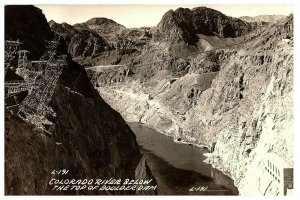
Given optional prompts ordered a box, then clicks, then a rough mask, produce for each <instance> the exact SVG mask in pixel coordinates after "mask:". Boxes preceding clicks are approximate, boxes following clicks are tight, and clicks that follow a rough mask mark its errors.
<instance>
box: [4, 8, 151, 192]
mask: <svg viewBox="0 0 300 200" xmlns="http://www.w3.org/2000/svg"><path fill="white" fill-rule="evenodd" d="M70 30H71V29H70ZM97 37H98V36H97ZM5 38H6V39H12V40H16V39H20V41H22V42H23V45H22V48H23V49H26V50H29V51H30V52H31V58H35V59H37V58H39V57H40V56H41V55H42V53H43V52H44V51H45V48H44V41H45V40H50V39H53V38H54V34H53V33H52V32H51V30H50V27H49V26H48V24H47V21H46V19H45V16H44V15H43V13H42V11H41V10H40V9H38V8H36V7H34V6H5ZM60 43H61V45H60V46H59V49H58V54H60V53H67V47H66V44H65V43H64V40H63V39H60ZM50 107H51V108H52V109H53V111H54V115H52V116H46V118H47V120H48V123H47V124H45V130H43V129H40V128H38V127H36V126H35V125H34V124H33V123H30V120H29V121H23V120H22V119H21V118H19V117H18V116H17V115H16V112H15V111H14V110H13V109H7V110H6V113H5V194H7V195H50V194H135V191H88V190H81V191H75V190H73V191H55V190H52V187H51V186H50V185H49V184H48V183H49V181H50V180H51V179H52V178H58V179H62V178H63V179H65V178H70V179H71V178H75V179H85V178H94V179H96V178H98V179H106V178H108V179H109V178H115V179H118V178H121V179H124V178H131V179H134V178H143V177H145V176H146V175H147V176H151V174H149V169H147V168H143V167H145V166H146V164H145V163H144V165H143V166H140V167H139V168H138V169H137V171H136V168H137V166H138V164H139V162H140V159H141V155H140V152H139V148H138V145H137V142H136V139H135V135H134V134H133V132H132V131H131V129H130V128H129V127H128V125H127V124H126V123H125V121H124V120H123V118H122V117H121V115H120V114H119V113H118V112H116V111H115V110H113V109H112V108H111V107H110V106H109V105H108V104H107V103H105V101H104V100H103V99H102V98H101V97H100V96H99V94H98V92H97V91H96V90H94V88H93V86H92V84H91V83H90V81H89V79H88V77H87V74H86V71H85V69H84V68H83V67H82V66H81V65H79V64H77V63H76V62H74V61H73V60H72V59H71V56H70V55H68V57H67V67H65V68H64V70H63V72H62V75H61V76H60V79H59V81H58V83H57V85H56V87H55V91H54V95H53V97H52V100H51V102H50ZM60 169H68V170H69V173H68V174H67V175H65V176H62V175H58V174H56V175H53V174H51V172H52V171H53V170H60ZM143 170H144V171H143ZM135 174H137V175H139V174H142V175H143V177H136V175H135ZM145 174H146V175H145Z"/></svg>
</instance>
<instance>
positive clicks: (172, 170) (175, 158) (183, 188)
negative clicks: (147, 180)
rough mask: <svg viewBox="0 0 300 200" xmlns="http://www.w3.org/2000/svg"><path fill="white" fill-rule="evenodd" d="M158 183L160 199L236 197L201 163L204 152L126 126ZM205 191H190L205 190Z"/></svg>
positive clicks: (220, 177)
mask: <svg viewBox="0 0 300 200" xmlns="http://www.w3.org/2000/svg"><path fill="white" fill-rule="evenodd" d="M128 124H129V126H130V127H131V129H132V131H133V132H134V133H135V135H136V137H137V142H138V144H139V146H140V151H141V153H142V154H144V156H145V158H146V161H147V163H148V165H149V167H150V169H151V171H152V173H153V175H154V177H155V179H156V180H157V185H158V189H157V192H158V194H159V195H166V194H168V195H185V194H190V195H237V194H238V190H237V189H236V187H235V186H234V184H233V181H232V180H231V179H230V178H229V177H228V176H226V175H224V174H223V173H221V172H220V171H218V170H216V169H214V168H212V166H211V165H209V164H205V163H203V160H204V159H205V157H204V156H203V153H206V152H207V150H206V149H204V148H199V147H194V146H189V145H186V144H178V143H175V142H173V139H172V138H171V137H169V136H166V135H163V134H161V133H158V132H157V131H155V130H153V129H150V128H147V127H145V126H143V125H141V124H138V123H128ZM205 187H207V189H206V190H205V191H193V190H196V189H197V188H199V190H201V188H202V189H203V188H205Z"/></svg>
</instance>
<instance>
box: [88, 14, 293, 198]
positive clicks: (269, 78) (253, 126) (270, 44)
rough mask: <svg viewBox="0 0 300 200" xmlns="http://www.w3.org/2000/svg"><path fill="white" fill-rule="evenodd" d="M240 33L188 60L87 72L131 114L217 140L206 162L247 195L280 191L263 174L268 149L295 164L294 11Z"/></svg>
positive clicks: (188, 136)
mask: <svg viewBox="0 0 300 200" xmlns="http://www.w3.org/2000/svg"><path fill="white" fill-rule="evenodd" d="M236 40H239V41H242V43H241V44H240V45H236V44H234V43H233V45H231V46H229V47H227V48H221V49H218V50H212V51H205V52H202V53H199V54H197V55H196V56H194V57H193V58H190V59H189V60H188V62H187V60H185V59H182V61H181V62H178V61H179V60H180V59H178V60H177V61H176V62H174V60H172V57H171V58H170V57H168V55H166V56H165V57H164V58H165V60H164V62H163V63H160V64H157V65H156V63H154V64H150V65H143V64H142V63H141V64H138V65H135V67H130V66H122V65H120V66H108V67H101V66H98V67H92V68H89V69H88V70H87V71H88V74H89V76H90V77H91V78H92V82H93V84H94V85H95V86H96V87H97V88H98V91H99V92H100V94H101V95H102V96H103V97H104V99H105V100H106V101H107V102H108V103H109V104H110V105H111V106H112V107H114V108H115V109H116V110H118V111H120V113H121V114H122V116H123V117H124V118H125V119H126V120H129V121H138V122H141V123H144V124H146V125H147V126H149V127H153V128H155V129H156V130H158V131H160V132H162V133H165V134H168V135H171V136H173V137H174V138H175V139H180V140H181V141H186V142H189V143H193V144H197V145H205V146H208V147H211V146H212V145H213V144H216V145H215V152H214V153H213V154H211V155H208V156H209V158H208V162H211V163H213V164H214V165H215V166H216V167H217V168H219V169H221V170H222V171H223V172H225V173H227V174H228V175H230V176H231V177H232V178H233V179H234V181H235V184H236V185H237V186H238V188H239V191H240V193H241V194H276V187H277V186H276V185H274V183H273V184H271V185H270V186H269V188H267V186H268V184H269V183H270V182H272V180H270V179H269V178H267V179H266V180H264V179H263V178H262V177H269V176H266V175H264V173H265V172H264V171H263V168H264V166H265V163H266V158H267V157H268V156H269V154H272V153H275V154H278V155H279V156H280V157H281V159H282V160H284V161H286V162H288V163H290V165H291V166H293V159H292V158H293V153H292V149H293V130H292V123H293V112H292V107H293V101H292V96H293V84H292V80H293V16H289V17H288V18H287V19H286V20H283V21H280V22H278V23H276V24H270V25H268V26H265V27H262V28H261V29H257V30H254V31H253V32H251V33H249V34H246V35H245V36H242V37H239V38H236ZM159 45H161V46H162V45H163V44H162V43H160V44H159ZM161 51H164V49H161ZM182 57H183V55H182ZM258 167H259V171H257V174H256V175H255V173H254V171H253V170H256V169H257V168H258ZM264 181H265V182H264ZM249 187H251V189H250V188H249Z"/></svg>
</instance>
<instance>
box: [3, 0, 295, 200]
mask: <svg viewBox="0 0 300 200" xmlns="http://www.w3.org/2000/svg"><path fill="white" fill-rule="evenodd" d="M298 2H299V1H298V0H251V1H250V0H230V1H221V0H210V1H209V0H201V1H199V0H185V1H183V0H152V1H149V0H148V1H141V0H125V1H121V0H101V1H99V0H98V1H97V0H64V1H62V0H51V1H50V0H39V1H37V0H23V1H22V2H20V1H17V0H4V1H3V0H2V1H1V4H3V5H2V6H1V8H0V9H1V16H0V17H1V25H2V30H4V5H7V4H8V5H10V4H183V5H184V4H294V22H295V28H294V29H295V37H294V44H295V51H294V55H295V56H294V74H295V78H294V93H295V98H294V113H295V115H294V147H295V148H294V161H295V166H294V169H295V170H294V177H295V179H294V181H295V185H294V188H295V189H294V197H265V198H268V199H269V198H270V199H271V198H272V199H274V198H278V199H279V198H280V199H281V198H287V199H294V198H295V197H299V189H298V186H299V185H298V181H299V173H298V166H299V160H298V155H297V154H298V152H299V146H300V145H298V144H297V142H296V141H300V140H299V134H297V131H298V130H300V118H299V113H300V110H299V103H298V102H300V99H299V87H300V79H299V70H300V69H299V68H298V66H299V65H298V64H299V59H300V58H299V55H300V51H299V39H298V37H299V33H300V32H299V20H300V18H299V12H300V10H299V6H298V4H299V3H298ZM1 38H2V39H1V40H0V44H1V54H0V62H1V63H4V31H1ZM297 55H298V56H297ZM0 78H1V80H0V83H1V87H2V88H1V89H0V96H1V98H0V101H1V104H0V105H1V106H0V107H1V115H0V122H1V126H0V127H1V133H2V139H1V140H0V143H1V147H2V149H3V150H4V137H5V136H4V90H3V89H4V66H3V67H0ZM0 156H1V157H0V158H1V165H0V166H1V169H0V177H3V180H2V184H0V194H1V196H4V181H5V179H4V151H3V153H0ZM296 158H297V159H296ZM41 197H42V198H45V199H53V198H57V199H91V198H93V199H95V198H101V199H103V198H105V199H115V198H122V199H125V200H126V199H132V198H135V199H136V198H144V199H153V198H159V199H162V198H172V199H173V198H174V199H177V198H191V199H199V198H211V199H217V198H219V197H218V196H213V197H211V196H210V197H207V196H159V197H149V196H148V197H141V196H96V197H95V196H14V197H11V196H4V198H7V199H10V198H12V199H15V198H22V199H40V198H41ZM221 198H224V199H229V198H243V199H249V198H251V199H252V198H256V199H257V198H258V197H232V196H231V197H221ZM259 198H264V197H259ZM297 199H298V198H297Z"/></svg>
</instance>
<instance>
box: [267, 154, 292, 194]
mask: <svg viewBox="0 0 300 200" xmlns="http://www.w3.org/2000/svg"><path fill="white" fill-rule="evenodd" d="M264 169H265V171H266V172H267V173H268V174H269V177H268V179H270V181H271V182H272V184H275V185H276V186H277V188H278V194H279V195H288V194H290V193H291V192H292V190H293V182H294V177H293V171H294V170H293V167H292V165H291V164H290V163H288V162H286V161H285V160H284V159H282V158H281V157H280V156H278V155H277V154H275V153H268V155H267V159H266V162H265V168H264ZM267 189H268V188H267ZM267 189H266V190H267Z"/></svg>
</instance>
